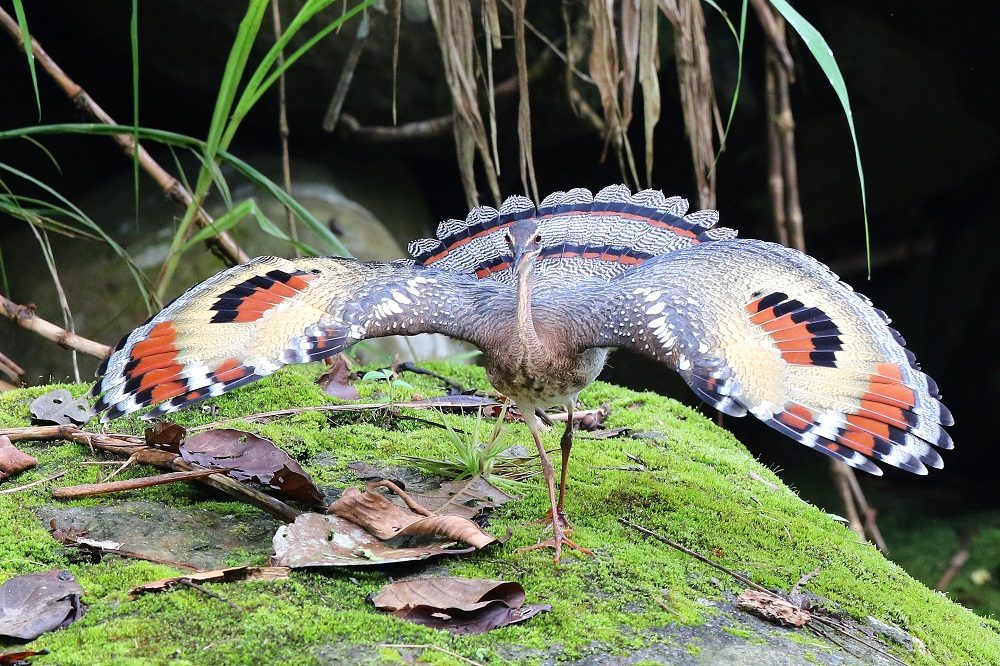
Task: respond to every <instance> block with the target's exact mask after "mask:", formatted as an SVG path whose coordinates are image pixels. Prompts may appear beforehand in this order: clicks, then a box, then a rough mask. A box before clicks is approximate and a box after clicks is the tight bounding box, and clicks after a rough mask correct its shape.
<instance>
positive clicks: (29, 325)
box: [0, 9, 112, 359]
mask: <svg viewBox="0 0 1000 666" xmlns="http://www.w3.org/2000/svg"><path fill="white" fill-rule="evenodd" d="M2 11H3V10H2V9H0V12H2ZM0 308H2V310H3V314H4V315H5V316H6V317H8V318H9V319H10V320H11V321H13V322H14V323H15V324H17V325H18V326H20V327H21V328H25V329H27V330H29V331H32V332H34V333H37V334H38V335H40V336H42V337H43V338H45V339H46V340H51V341H52V342H55V343H56V344H57V345H59V346H60V347H62V348H64V349H75V350H76V351H78V352H83V353H84V354H89V355H91V356H96V357H97V358H100V359H104V358H107V357H108V356H111V351H112V350H111V347H109V346H107V345H105V344H102V343H100V342H96V341H94V340H90V339H88V338H85V337H83V336H82V335H78V334H76V333H73V332H72V331H67V330H66V329H65V328H62V327H60V326H56V325H55V324H53V323H52V322H50V321H47V320H45V319H42V318H41V317H39V316H38V315H37V314H35V309H34V306H31V305H18V304H17V303H15V302H14V301H11V300H9V299H7V298H6V297H4V296H3V295H0Z"/></svg>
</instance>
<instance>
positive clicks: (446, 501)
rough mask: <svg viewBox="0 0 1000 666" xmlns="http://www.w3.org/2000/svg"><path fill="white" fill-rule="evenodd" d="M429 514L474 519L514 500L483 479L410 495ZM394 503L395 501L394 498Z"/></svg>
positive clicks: (449, 482)
mask: <svg viewBox="0 0 1000 666" xmlns="http://www.w3.org/2000/svg"><path fill="white" fill-rule="evenodd" d="M410 497H411V498H412V499H413V500H414V501H415V502H417V503H418V504H420V505H422V506H423V507H424V508H426V509H427V510H429V511H433V512H434V513H436V514H439V515H443V516H461V517H463V518H469V519H472V518H475V517H476V516H478V515H479V514H481V513H482V512H484V511H487V510H489V509H496V508H498V507H501V506H503V505H504V504H506V503H507V502H510V501H511V500H513V499H514V496H513V495H508V494H507V493H505V492H504V491H502V490H500V489H499V488H497V487H496V486H494V485H493V484H492V483H490V482H489V481H487V480H486V479H485V478H483V477H482V476H474V477H472V478H471V479H467V480H465V481H448V482H446V483H442V484H441V487H440V488H438V489H437V490H431V491H428V492H426V493H422V494H417V495H410ZM393 501H396V500H395V498H394V499H393Z"/></svg>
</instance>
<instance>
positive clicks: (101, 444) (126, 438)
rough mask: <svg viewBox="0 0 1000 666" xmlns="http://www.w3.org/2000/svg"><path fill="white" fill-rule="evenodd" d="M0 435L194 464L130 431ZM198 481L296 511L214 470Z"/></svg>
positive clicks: (173, 465) (34, 430)
mask: <svg viewBox="0 0 1000 666" xmlns="http://www.w3.org/2000/svg"><path fill="white" fill-rule="evenodd" d="M0 435H6V436H7V437H9V438H10V440H11V441H12V442H18V441H52V440H59V439H65V440H68V441H72V442H77V443H78V444H86V445H87V446H89V447H91V448H92V449H100V450H102V451H108V452H111V453H113V454H115V455H120V456H135V459H136V462H139V463H143V464H146V465H153V466H155V467H161V468H166V469H171V470H173V471H177V472H180V471H191V470H193V469H201V468H196V467H194V466H193V465H190V464H188V463H186V462H185V461H184V460H183V459H182V458H180V457H178V456H176V455H175V454H173V453H170V452H169V451H163V450H161V449H154V448H151V447H149V446H146V445H145V440H144V439H143V438H142V437H135V436H132V435H105V434H100V433H92V432H86V431H84V430H80V429H79V428H77V427H76V426H61V425H57V426H33V427H29V428H10V429H7V430H0ZM197 480H198V482H199V483H204V484H205V485H209V486H212V487H213V488H215V489H216V490H221V491H222V492H224V493H226V494H227V495H230V496H232V497H234V498H236V499H238V500H240V501H243V502H246V503H248V504H253V505H254V506H256V507H258V508H260V509H263V510H264V511H266V512H267V513H270V514H271V515H272V516H276V517H278V518H280V519H282V520H285V521H287V522H292V521H294V520H295V519H296V518H297V517H298V516H299V515H300V514H301V512H300V511H297V510H295V509H293V508H292V507H290V506H288V505H287V504H285V503H284V502H282V501H281V500H279V499H277V498H276V497H271V496H270V495H268V494H267V493H264V492H261V491H259V490H257V489H255V488H251V487H250V486H247V485H244V484H242V483H240V482H239V481H236V480H234V479H231V478H229V477H228V476H225V475H223V474H215V475H212V476H206V477H204V478H199V479H197Z"/></svg>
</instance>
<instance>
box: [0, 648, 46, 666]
mask: <svg viewBox="0 0 1000 666" xmlns="http://www.w3.org/2000/svg"><path fill="white" fill-rule="evenodd" d="M48 653H49V651H48V650H24V651H22V652H6V653H4V654H0V666H21V665H22V664H27V663H28V659H29V658H30V657H37V656H39V655H42V654H48Z"/></svg>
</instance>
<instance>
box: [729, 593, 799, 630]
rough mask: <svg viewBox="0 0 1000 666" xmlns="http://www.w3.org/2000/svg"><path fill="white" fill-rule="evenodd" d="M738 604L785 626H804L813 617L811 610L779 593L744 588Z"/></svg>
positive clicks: (749, 611) (769, 620)
mask: <svg viewBox="0 0 1000 666" xmlns="http://www.w3.org/2000/svg"><path fill="white" fill-rule="evenodd" d="M736 605H737V606H739V607H740V608H741V609H743V610H745V611H747V612H748V613H752V614H754V615H756V616H757V617H760V618H763V619H765V620H767V621H768V622H774V623H775V624H780V625H781V626H783V627H803V626H805V625H806V624H807V623H808V622H809V620H810V619H811V618H812V614H811V613H810V612H809V611H807V610H805V609H803V608H800V607H798V606H796V605H795V604H793V603H792V602H790V601H788V600H786V599H782V598H781V597H780V596H778V595H777V594H774V593H771V592H761V591H760V590H752V589H750V590H744V591H743V594H741V595H740V596H739V598H738V599H736Z"/></svg>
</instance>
